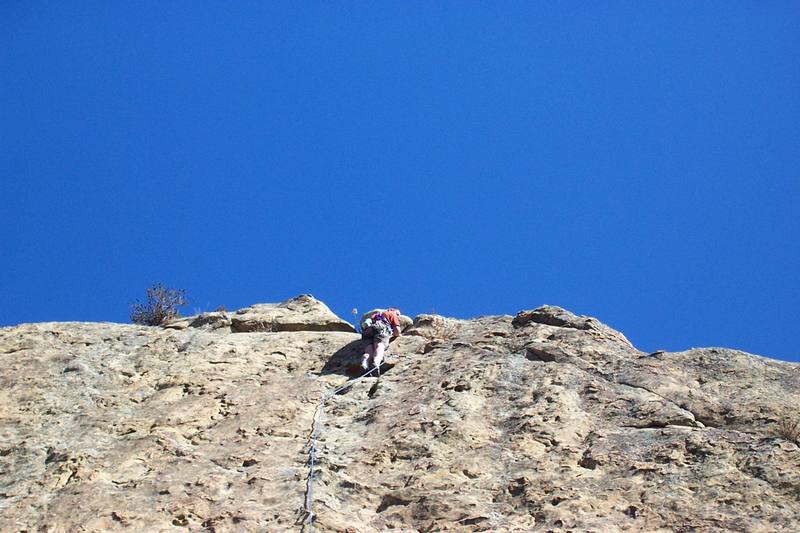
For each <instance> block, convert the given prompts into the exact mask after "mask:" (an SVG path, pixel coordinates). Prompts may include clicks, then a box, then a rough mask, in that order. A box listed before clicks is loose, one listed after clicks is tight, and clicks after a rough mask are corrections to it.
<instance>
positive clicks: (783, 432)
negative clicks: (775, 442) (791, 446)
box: [778, 416, 800, 444]
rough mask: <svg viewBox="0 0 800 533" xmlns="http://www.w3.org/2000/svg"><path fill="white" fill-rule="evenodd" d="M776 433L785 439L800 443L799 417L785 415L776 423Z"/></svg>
mask: <svg viewBox="0 0 800 533" xmlns="http://www.w3.org/2000/svg"><path fill="white" fill-rule="evenodd" d="M778 434H779V435H780V436H781V437H783V438H784V439H786V440H789V441H792V442H794V443H795V444H800V418H794V419H793V418H790V417H788V416H787V417H786V418H784V419H783V420H781V421H780V422H779V423H778Z"/></svg>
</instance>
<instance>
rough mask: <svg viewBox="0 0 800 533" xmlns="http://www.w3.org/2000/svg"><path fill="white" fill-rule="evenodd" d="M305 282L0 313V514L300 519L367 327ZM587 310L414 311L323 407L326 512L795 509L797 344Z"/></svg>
mask: <svg viewBox="0 0 800 533" xmlns="http://www.w3.org/2000/svg"><path fill="white" fill-rule="evenodd" d="M300 298H301V299H302V301H301V302H300V304H299V305H295V304H292V305H293V306H294V309H291V308H290V307H289V306H284V307H280V305H272V306H269V307H266V308H262V309H273V310H274V309H276V308H280V309H281V311H279V312H277V315H279V316H280V320H277V319H276V320H272V321H269V320H262V322H265V323H268V324H275V323H277V322H279V321H280V322H281V323H282V324H292V325H300V324H304V326H303V327H305V329H300V330H291V331H273V330H270V329H269V328H264V329H262V330H261V331H255V332H234V331H235V330H232V329H231V327H230V326H227V327H226V326H224V325H223V326H220V325H219V324H221V323H222V324H224V323H225V317H224V316H221V314H220V316H216V317H211V319H210V320H204V321H201V322H202V323H197V324H195V325H191V323H192V322H193V321H194V320H196V319H197V317H193V318H192V320H191V321H187V323H186V324H185V325H183V326H182V327H180V326H179V327H178V328H177V329H174V328H157V327H145V326H132V325H121V324H108V323H104V324H95V323H43V324H23V325H20V326H16V327H11V328H2V329H0V358H2V366H1V367H0V368H2V370H1V371H0V406H2V409H1V410H0V473H1V474H2V475H0V531H218V532H221V531H301V530H305V529H307V523H306V518H307V516H306V514H305V512H304V502H305V498H306V489H307V477H308V473H309V469H308V457H309V456H308V447H307V445H308V439H309V436H310V433H311V429H312V424H313V420H314V416H315V414H316V413H318V409H319V403H320V397H321V395H322V393H323V392H325V391H331V390H333V389H334V388H336V387H339V386H341V385H344V384H346V383H347V382H348V379H351V378H352V377H353V376H356V375H358V374H360V373H361V370H360V367H358V363H359V361H360V355H361V351H362V343H361V341H360V339H359V336H358V335H357V334H354V333H349V332H346V331H330V330H322V331H320V330H317V328H320V327H322V326H321V324H331V323H335V322H336V321H334V320H331V319H330V317H329V316H327V314H326V313H320V314H319V315H316V316H319V319H318V322H316V323H315V322H314V320H313V319H310V318H309V312H308V311H307V310H308V309H309V308H318V306H317V305H316V304H315V303H313V302H310V301H309V300H308V298H309V297H300ZM314 302H316V300H315V301H314ZM320 303H321V302H320ZM281 305H284V304H281ZM322 305H324V304H322ZM249 309H251V311H248V312H246V313H242V314H241V315H244V316H246V315H248V314H255V313H256V311H255V310H256V309H259V307H257V306H253V307H252V308H249ZM325 309H327V307H325ZM292 313H294V316H293V315H292ZM331 314H332V313H331ZM226 316H227V315H226ZM233 316H234V317H235V316H236V315H233ZM271 316H273V317H274V316H276V315H271ZM585 318H586V317H575V315H572V314H571V313H568V312H567V311H564V310H563V309H559V308H553V307H543V308H539V309H537V310H534V311H526V312H522V313H520V314H518V315H517V316H516V317H511V316H494V317H482V318H478V319H474V320H457V319H450V318H445V317H440V316H438V315H421V316H419V317H417V319H416V320H415V322H414V325H413V326H411V327H410V328H409V329H407V330H406V332H405V333H406V334H405V335H404V336H402V337H400V338H399V339H396V340H395V341H394V342H392V344H391V347H390V355H389V357H388V364H386V365H385V366H384V368H383V372H382V374H381V376H380V378H376V377H366V378H364V379H362V380H360V381H357V382H355V383H354V384H353V385H352V386H351V387H348V388H345V389H344V390H343V391H341V392H340V394H337V395H335V396H333V397H332V398H330V399H329V400H328V401H327V402H326V404H325V407H324V409H323V410H322V412H321V413H320V414H321V419H320V435H319V441H318V450H319V453H318V463H317V465H316V467H315V472H314V481H313V499H312V500H313V501H312V504H313V511H314V513H315V520H314V529H315V531H331V532H332V531H349V532H351V533H354V532H371V531H386V530H394V531H403V532H412V531H542V532H545V531H565V532H566V531H574V532H578V531H596V532H615V531H664V532H666V531H796V526H797V523H799V522H800V449H798V446H797V444H796V443H795V442H792V441H791V440H789V439H787V438H785V437H782V436H780V434H779V432H778V430H777V428H778V425H779V423H780V422H781V421H782V420H785V419H786V418H787V417H793V416H797V413H798V408H797V400H798V398H800V365H797V364H790V363H783V362H778V361H773V360H769V359H765V358H761V357H757V356H753V355H748V354H745V353H742V352H738V351H733V350H725V349H719V348H711V349H699V350H690V351H687V352H681V353H663V352H661V353H658V354H656V355H648V354H645V353H642V352H639V351H638V350H636V349H635V348H633V347H632V346H631V345H630V343H629V342H628V341H627V339H625V337H624V336H623V335H622V334H620V333H619V332H615V331H614V330H612V329H611V328H609V327H608V326H605V325H603V324H601V323H600V322H599V321H596V320H595V319H589V320H585ZM256 322H257V320H255V319H254V321H253V323H256ZM341 322H344V321H341ZM231 323H232V322H231ZM345 323H346V322H345ZM575 324H590V327H575ZM270 327H272V326H270ZM292 327H294V326H292ZM326 327H327V326H326Z"/></svg>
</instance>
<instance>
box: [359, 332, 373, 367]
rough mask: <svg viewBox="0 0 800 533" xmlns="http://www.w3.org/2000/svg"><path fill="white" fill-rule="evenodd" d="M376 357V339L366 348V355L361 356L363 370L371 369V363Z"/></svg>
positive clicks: (368, 343) (370, 341)
mask: <svg viewBox="0 0 800 533" xmlns="http://www.w3.org/2000/svg"><path fill="white" fill-rule="evenodd" d="M374 357H375V339H374V338H373V339H370V340H369V341H368V342H367V345H366V346H365V347H364V355H362V356H361V368H363V369H364V370H366V369H368V368H369V361H370V359H373V358H374Z"/></svg>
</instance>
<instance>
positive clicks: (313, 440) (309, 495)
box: [305, 367, 380, 533]
mask: <svg viewBox="0 0 800 533" xmlns="http://www.w3.org/2000/svg"><path fill="white" fill-rule="evenodd" d="M376 370H377V371H378V376H380V368H379V367H373V368H372V369H371V370H367V371H366V372H364V373H363V374H361V375H360V376H358V377H357V378H355V379H352V380H350V381H348V382H347V383H345V384H344V385H342V386H341V387H339V388H337V389H334V390H333V391H331V392H328V393H324V392H323V393H322V395H321V397H320V400H319V405H317V409H316V411H315V412H314V424H313V426H312V428H311V436H310V437H309V440H308V478H307V480H306V504H305V512H306V524H307V525H308V531H309V533H313V531H314V525H313V520H314V511H313V509H312V506H313V503H314V466H315V465H316V463H317V437H318V436H319V429H320V427H321V425H322V416H323V414H324V411H325V402H327V401H328V400H329V399H330V398H332V397H333V396H336V395H337V394H339V393H340V392H342V391H343V390H345V389H347V388H349V387H352V386H353V385H355V384H356V383H358V382H359V381H361V380H362V379H364V378H365V377H367V376H369V375H370V374H372V373H373V372H375V371H376Z"/></svg>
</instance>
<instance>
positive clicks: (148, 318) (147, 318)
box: [131, 283, 187, 326]
mask: <svg viewBox="0 0 800 533" xmlns="http://www.w3.org/2000/svg"><path fill="white" fill-rule="evenodd" d="M186 304H187V302H186V291H185V290H184V289H169V288H167V287H165V286H164V285H163V284H161V283H157V284H155V285H153V286H152V287H150V288H149V289H147V301H146V302H145V303H141V302H139V301H138V300H137V302H136V303H135V304H133V305H132V306H131V322H133V323H134V324H141V325H143V326H160V325H162V324H163V323H164V322H167V321H168V320H172V319H173V318H178V317H179V316H180V312H178V308H179V307H183V306H184V305H186Z"/></svg>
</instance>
